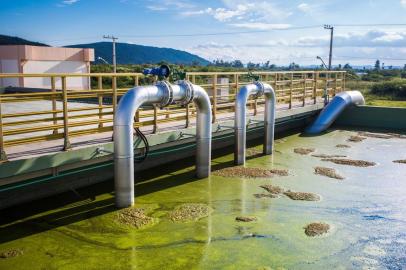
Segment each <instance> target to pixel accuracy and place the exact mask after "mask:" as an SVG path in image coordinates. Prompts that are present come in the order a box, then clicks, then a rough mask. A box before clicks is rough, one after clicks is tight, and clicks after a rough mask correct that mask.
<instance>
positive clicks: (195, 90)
mask: <svg viewBox="0 0 406 270" xmlns="http://www.w3.org/2000/svg"><path fill="white" fill-rule="evenodd" d="M192 101H193V102H194V103H195V106H196V108H197V121H196V145H197V153H196V175H197V177H198V178H204V177H207V176H209V174H210V160H211V117H212V115H211V105H210V99H209V96H208V95H207V93H206V91H205V90H204V89H203V88H201V87H200V86H198V85H194V84H192V83H190V82H188V81H178V82H176V84H174V85H172V84H170V83H169V82H166V81H160V82H158V83H157V84H156V85H154V86H140V87H135V88H132V89H130V90H129V91H128V92H127V93H126V94H125V95H124V96H123V97H122V98H121V99H120V102H119V104H118V106H117V109H116V113H115V115H114V183H115V197H116V206H117V207H119V208H122V207H128V206H131V205H133V204H134V149H133V144H134V135H133V129H134V116H135V113H136V111H137V109H138V108H139V107H140V106H142V105H146V104H158V105H159V106H160V107H165V106H167V105H169V104H172V103H173V102H178V103H181V104H188V103H190V102H192Z"/></svg>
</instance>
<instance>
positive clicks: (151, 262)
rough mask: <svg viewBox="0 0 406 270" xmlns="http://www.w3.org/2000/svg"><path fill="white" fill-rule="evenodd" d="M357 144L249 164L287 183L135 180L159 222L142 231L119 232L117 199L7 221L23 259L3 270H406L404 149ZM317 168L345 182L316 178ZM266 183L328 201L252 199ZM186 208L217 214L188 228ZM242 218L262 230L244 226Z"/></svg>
mask: <svg viewBox="0 0 406 270" xmlns="http://www.w3.org/2000/svg"><path fill="white" fill-rule="evenodd" d="M351 135H357V132H354V131H342V130H333V131H330V132H329V133H327V134H325V135H322V136H318V137H301V136H299V134H296V135H291V136H288V137H285V138H283V139H280V140H277V141H276V147H275V153H274V155H273V156H260V157H255V158H250V159H248V160H247V164H246V167H252V168H266V169H280V170H284V169H285V170H288V172H289V174H288V176H273V177H269V178H255V179H254V178H249V179H246V178H239V177H232V178H231V177H224V176H215V175H212V176H211V177H210V178H208V179H202V180H196V179H195V178H194V177H193V170H194V168H193V167H188V168H186V169H182V170H178V171H172V172H171V171H169V172H168V173H166V171H167V170H165V172H163V173H162V175H159V176H158V177H153V178H148V177H145V179H138V180H137V184H136V193H137V194H136V205H135V207H136V208H142V209H144V213H145V215H147V216H148V217H151V219H150V220H149V221H151V222H149V223H148V224H146V225H145V226H141V227H140V228H137V227H135V226H131V225H128V224H123V223H120V222H118V219H117V216H118V214H119V211H117V210H116V209H115V208H114V197H113V194H112V193H111V192H106V193H104V194H99V195H97V196H96V197H93V198H90V199H89V198H88V199H83V200H77V201H75V202H74V203H71V204H67V205H63V206H61V207H59V208H56V209H52V210H47V211H43V212H41V211H40V212H39V213H37V214H35V215H32V216H28V217H25V218H24V219H21V220H13V221H11V222H9V223H4V222H2V224H3V225H2V226H1V235H0V240H1V242H0V253H4V252H6V251H10V250H17V251H19V252H20V253H18V252H17V253H18V254H15V256H10V257H8V258H0V269H405V268H406V164H401V163H394V162H393V161H394V160H400V159H406V139H404V138H396V137H393V138H389V139H384V138H371V137H368V138H367V139H365V140H363V141H360V142H348V141H347V139H348V138H349V137H350V136H351ZM337 144H345V145H349V146H350V148H338V147H336V145H337ZM297 147H303V148H314V149H315V151H314V152H313V154H325V155H332V154H334V155H343V156H347V157H348V158H350V159H355V160H365V161H371V162H374V163H376V165H375V166H371V167H355V166H348V165H340V164H335V163H332V162H329V161H323V160H322V158H320V157H313V156H311V154H307V155H300V154H297V153H294V148H297ZM255 148H256V149H259V150H260V149H261V146H257V147H255ZM232 158H233V155H232V154H230V155H226V156H222V157H220V158H216V159H214V160H213V161H212V164H213V169H214V170H216V169H219V168H224V167H228V166H232ZM317 166H323V167H328V168H332V169H335V170H336V172H337V173H339V174H340V175H341V176H343V177H344V179H343V180H337V179H333V178H328V177H326V176H322V175H316V174H314V168H315V167H317ZM143 175H145V174H143ZM143 175H141V177H140V178H142V177H143ZM267 184H272V185H275V186H279V187H281V188H283V189H284V190H291V191H301V192H311V193H315V194H318V195H319V196H320V198H321V199H320V201H295V200H291V199H290V198H288V197H287V196H284V195H281V196H279V197H278V198H268V197H264V198H257V197H255V196H254V194H258V193H264V192H266V191H264V190H263V189H262V188H261V187H260V186H261V185H267ZM79 193H80V192H79ZM77 195H78V196H80V194H77ZM49 202H50V203H52V201H51V200H50V201H49ZM188 203H193V204H198V205H200V206H202V205H204V206H207V209H209V210H208V211H205V212H204V215H203V217H201V218H195V219H192V220H189V221H186V222H175V221H174V220H171V218H170V216H171V214H170V213H173V211H174V210H175V209H179V207H180V206H182V205H184V204H188ZM29 206H30V205H29V204H28V205H26V207H29ZM32 207H35V204H33V205H32ZM238 216H249V217H256V220H255V221H252V222H238V221H236V217H238ZM312 222H324V223H327V224H329V225H330V230H329V232H328V233H327V234H323V235H321V236H316V237H309V236H307V235H306V234H305V233H304V227H305V226H306V225H307V224H309V223H312ZM3 257H7V256H3Z"/></svg>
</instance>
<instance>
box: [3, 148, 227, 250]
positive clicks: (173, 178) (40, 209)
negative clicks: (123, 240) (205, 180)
mask: <svg viewBox="0 0 406 270" xmlns="http://www.w3.org/2000/svg"><path fill="white" fill-rule="evenodd" d="M224 154H225V153H224V152H223V153H216V155H215V156H221V155H224ZM194 163H195V162H194V159H190V158H189V159H185V160H179V161H176V162H174V163H171V164H168V165H166V166H161V167H159V170H147V171H143V172H139V173H138V175H137V179H136V183H135V184H136V188H135V196H142V195H147V194H150V193H154V192H157V191H160V190H165V189H168V188H171V187H175V186H179V185H183V184H186V183H190V182H193V181H198V180H199V179H197V178H196V177H195V171H194V170H193V169H191V170H187V171H185V172H182V173H176V174H174V172H176V171H178V170H180V169H184V168H187V167H192V166H194ZM229 166H233V162H232V161H229V162H222V163H218V164H213V170H218V169H221V168H224V167H229ZM162 175H166V176H165V177H162V178H159V179H154V178H157V177H159V176H162ZM107 193H110V194H112V195H113V194H114V183H113V180H112V179H111V180H109V181H105V182H102V183H98V184H93V185H91V186H87V187H83V188H78V189H76V190H71V191H68V192H64V193H61V194H58V195H54V196H51V197H47V198H43V199H39V200H36V201H33V202H29V203H24V204H21V205H17V206H13V207H10V208H6V209H3V210H0V216H1V219H0V243H6V242H9V241H13V240H16V239H19V238H23V237H26V236H30V235H33V234H37V233H41V232H44V231H48V230H52V229H55V228H58V227H60V226H65V225H69V224H72V223H75V222H78V221H81V220H85V219H89V218H92V217H96V216H99V215H103V214H106V213H109V212H113V211H116V210H117V208H115V205H114V198H107V199H101V200H100V199H98V200H96V197H97V196H98V195H101V194H107ZM45 212H51V213H45ZM38 215H39V216H38Z"/></svg>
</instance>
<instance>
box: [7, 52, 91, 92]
mask: <svg viewBox="0 0 406 270" xmlns="http://www.w3.org/2000/svg"><path fill="white" fill-rule="evenodd" d="M91 61H94V50H93V49H77V48H55V47H41V46H28V45H7V46H0V73H89V72H90V62H91ZM67 84H68V87H69V89H89V88H90V79H89V78H88V77H73V78H68V79H67ZM8 86H14V87H29V88H46V89H50V88H51V80H50V78H10V79H9V78H7V79H0V87H8ZM56 87H57V88H60V87H61V81H60V79H57V81H56Z"/></svg>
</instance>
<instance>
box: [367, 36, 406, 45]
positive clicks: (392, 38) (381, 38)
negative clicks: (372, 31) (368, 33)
mask: <svg viewBox="0 0 406 270" xmlns="http://www.w3.org/2000/svg"><path fill="white" fill-rule="evenodd" d="M405 38H406V36H405V35H402V34H398V33H385V34H383V35H381V36H379V37H376V38H374V39H373V40H372V42H382V43H391V42H395V41H399V40H404V39H405ZM404 46H405V47H406V43H405V44H404Z"/></svg>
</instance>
